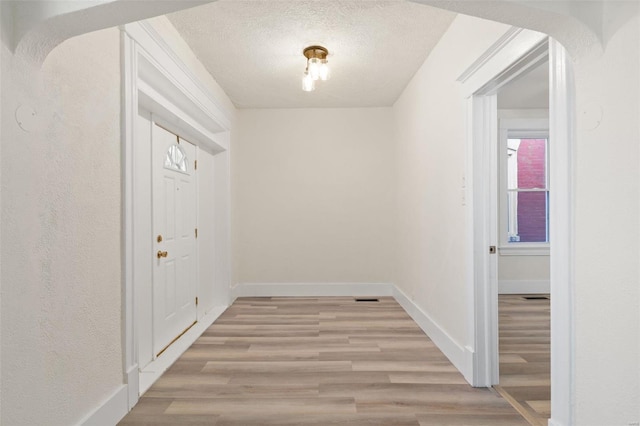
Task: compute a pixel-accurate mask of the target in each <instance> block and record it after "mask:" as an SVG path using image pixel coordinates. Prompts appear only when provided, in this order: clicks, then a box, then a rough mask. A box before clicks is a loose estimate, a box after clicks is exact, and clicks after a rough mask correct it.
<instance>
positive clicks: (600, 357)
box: [575, 11, 640, 425]
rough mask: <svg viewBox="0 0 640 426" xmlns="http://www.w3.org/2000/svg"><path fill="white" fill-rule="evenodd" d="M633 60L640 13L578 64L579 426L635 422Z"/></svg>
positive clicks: (638, 176)
mask: <svg viewBox="0 0 640 426" xmlns="http://www.w3.org/2000/svg"><path fill="white" fill-rule="evenodd" d="M639 56H640V21H639V19H638V15H637V11H636V15H635V17H634V18H633V19H631V20H630V21H628V22H627V23H626V24H625V25H624V26H623V27H622V29H620V30H619V31H618V32H617V33H616V34H614V35H613V36H612V38H611V39H610V40H609V42H608V43H607V45H606V51H605V52H604V54H600V53H597V52H594V49H587V53H585V54H584V55H582V56H580V57H579V58H576V60H575V78H576V92H577V98H576V102H577V114H576V117H577V133H576V137H577V148H576V157H575V182H576V193H575V200H576V206H575V235H576V238H575V247H576V254H575V256H576V258H575V331H576V342H575V345H576V346H575V357H576V363H575V374H576V424H579V425H603V424H607V425H627V424H633V423H634V422H635V423H637V422H640V418H639V415H640V413H639V412H638V406H639V405H640V403H639V401H640V380H639V378H640V362H638V361H639V360H640V329H639V325H640V324H639V323H638V313H639V312H640V270H639V268H638V266H639V264H640V262H638V259H639V258H640V245H639V239H640V227H639V220H638V218H639V217H640V208H639V200H640V186H639V183H640V150H639V148H640V129H639V120H638V117H640V86H639V81H640V78H639V76H640V64H639V61H640V58H639ZM598 122H599V123H600V124H599V125H598V124H597V123H598Z"/></svg>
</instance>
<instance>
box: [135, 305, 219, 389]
mask: <svg viewBox="0 0 640 426" xmlns="http://www.w3.org/2000/svg"><path fill="white" fill-rule="evenodd" d="M226 309H227V306H217V307H215V308H213V309H211V310H210V311H209V312H207V313H206V314H205V315H204V316H203V317H202V318H201V319H200V320H199V321H198V322H197V323H196V324H195V325H194V326H193V327H191V328H190V329H189V330H188V331H187V332H186V333H184V334H183V335H182V336H180V338H179V339H178V340H176V341H175V342H173V343H172V344H171V346H169V347H168V348H167V350H165V351H164V352H163V353H162V355H161V356H159V357H158V358H156V359H155V360H153V361H151V362H150V363H149V364H148V365H147V366H146V367H144V368H143V369H142V370H141V371H140V380H139V383H140V389H139V392H140V396H142V395H143V394H144V393H145V392H146V391H147V390H148V389H149V388H150V387H151V385H153V384H154V383H155V381H156V380H158V379H159V378H160V376H162V374H163V373H164V372H165V371H167V369H168V368H169V367H171V365H172V364H173V363H174V362H175V361H176V360H177V359H178V358H180V355H182V354H183V353H184V351H186V350H187V349H189V347H190V346H191V345H192V344H193V342H195V341H196V340H197V339H198V337H200V336H201V335H202V333H204V331H205V330H206V329H207V328H209V326H211V324H213V322H214V321H215V320H217V319H218V317H219V316H220V315H222V313H223V312H224V311H225V310H226Z"/></svg>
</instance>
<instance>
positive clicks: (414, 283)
mask: <svg viewBox="0 0 640 426" xmlns="http://www.w3.org/2000/svg"><path fill="white" fill-rule="evenodd" d="M507 29H508V26H506V25H503V24H499V23H495V22H490V21H484V20H480V19H475V18H471V17H468V16H464V15H459V16H458V17H457V18H456V19H455V20H454V21H453V23H452V24H451V27H450V28H449V31H448V32H447V33H445V35H444V36H443V37H442V39H441V40H440V43H439V44H438V45H437V46H436V47H435V49H434V50H433V51H432V53H431V55H430V56H429V58H427V60H426V61H425V63H424V64H423V65H422V67H421V68H420V69H419V70H418V72H417V73H416V75H415V76H414V78H413V80H412V81H411V83H409V85H408V86H407V88H406V89H405V91H404V92H403V94H402V96H401V97H400V99H399V100H398V101H397V102H396V104H395V105H394V112H395V117H396V145H397V169H398V184H397V197H398V228H397V229H398V235H397V240H398V245H397V250H396V255H397V275H396V284H397V285H398V286H399V287H400V288H401V289H402V290H403V291H404V292H405V293H406V294H407V295H408V296H409V297H411V298H412V299H413V300H414V301H415V303H416V304H417V305H418V306H420V308H422V309H423V310H424V311H425V312H426V313H427V314H428V315H429V316H431V318H432V319H433V320H434V321H435V322H436V323H437V324H439V325H440V327H441V328H442V329H444V330H445V331H446V332H447V333H448V334H449V335H450V336H451V337H452V338H453V339H454V340H456V341H457V342H458V344H459V345H461V346H464V345H465V344H466V343H467V342H466V341H465V340H466V332H467V331H466V321H467V316H468V315H469V313H468V312H467V298H466V291H467V289H466V284H465V280H466V271H465V264H466V258H465V250H466V247H465V244H466V240H465V239H466V234H465V207H464V206H463V197H462V195H463V189H462V186H463V176H464V166H465V150H464V147H465V118H466V116H465V114H466V113H465V100H464V99H463V97H462V94H461V92H460V89H461V86H460V83H458V82H457V81H456V79H457V78H458V76H459V75H460V74H461V73H462V72H463V71H464V70H465V69H466V68H467V67H468V66H469V65H470V64H471V63H472V62H473V61H474V60H475V59H476V58H477V57H479V56H480V55H481V54H482V53H483V52H484V51H485V50H486V49H487V48H488V47H489V46H491V44H493V43H494V42H495V41H496V40H497V39H498V38H499V37H500V36H501V35H502V34H504V32H505V31H506V30H507Z"/></svg>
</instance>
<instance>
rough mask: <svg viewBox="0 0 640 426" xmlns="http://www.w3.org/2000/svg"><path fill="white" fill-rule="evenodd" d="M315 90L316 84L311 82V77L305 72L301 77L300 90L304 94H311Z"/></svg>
mask: <svg viewBox="0 0 640 426" xmlns="http://www.w3.org/2000/svg"><path fill="white" fill-rule="evenodd" d="M315 88H316V84H315V82H314V81H313V78H311V75H309V73H308V72H305V73H304V75H303V76H302V90H304V91H305V92H312V91H314V90H315Z"/></svg>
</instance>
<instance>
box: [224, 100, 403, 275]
mask: <svg viewBox="0 0 640 426" xmlns="http://www.w3.org/2000/svg"><path fill="white" fill-rule="evenodd" d="M392 129H393V123H392V113H391V109H390V108H371V109H358V108H353V109H282V110H240V111H239V113H238V131H237V132H236V134H235V136H233V151H232V173H233V175H232V182H233V184H232V189H233V192H234V196H233V199H234V204H233V205H234V207H233V216H234V222H233V227H232V229H233V232H234V240H235V241H234V245H235V251H234V255H235V258H236V265H235V267H236V282H238V283H270V282H271V283H274V282H275V283H289V282H293V283H301V282H302V283H310V282H317V283H323V282H325V283H326V282H331V283H336V282H337V283H347V282H369V283H371V282H392V273H393V271H392V263H393V255H392V253H393V239H392V237H393V230H392V226H393V214H394V202H395V201H394V195H393V191H394V188H395V174H394V162H393V153H394V149H393V140H392V139H393V131H392Z"/></svg>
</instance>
